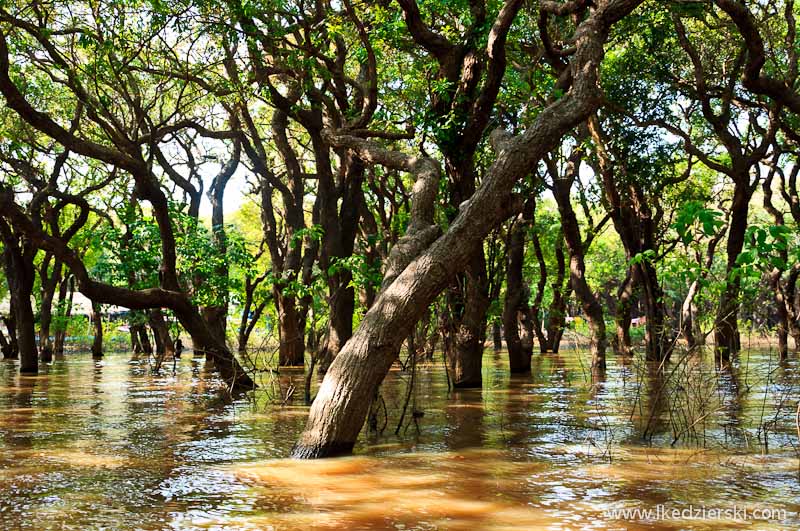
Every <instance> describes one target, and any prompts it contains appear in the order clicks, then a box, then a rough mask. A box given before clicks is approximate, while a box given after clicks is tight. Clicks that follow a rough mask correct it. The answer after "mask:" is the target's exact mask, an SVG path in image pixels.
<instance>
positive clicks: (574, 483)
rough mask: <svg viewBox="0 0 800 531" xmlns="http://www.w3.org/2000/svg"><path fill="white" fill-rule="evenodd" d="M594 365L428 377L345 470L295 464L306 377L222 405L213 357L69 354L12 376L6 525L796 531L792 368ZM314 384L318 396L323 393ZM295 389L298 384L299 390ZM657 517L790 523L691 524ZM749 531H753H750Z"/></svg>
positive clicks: (396, 378) (492, 368) (5, 441)
mask: <svg viewBox="0 0 800 531" xmlns="http://www.w3.org/2000/svg"><path fill="white" fill-rule="evenodd" d="M586 359H588V357H587V356H586V353H584V352H580V351H577V350H567V351H563V352H562V353H559V354H545V355H536V356H535V357H534V359H533V368H532V372H531V374H530V375H525V376H509V375H508V373H507V370H506V367H507V359H506V357H505V354H504V353H495V352H493V351H491V350H489V349H487V353H486V358H485V360H484V366H485V370H484V386H483V389H481V390H460V391H450V392H448V389H447V379H446V375H445V373H444V370H443V369H442V366H441V363H438V362H437V363H433V364H430V365H421V366H420V367H419V369H418V370H419V373H418V374H417V377H416V379H415V381H416V387H415V389H414V390H413V392H412V393H411V395H410V396H411V397H412V399H413V407H412V408H410V409H409V411H413V412H416V413H414V415H412V416H411V417H410V418H411V420H410V421H409V417H407V418H406V420H405V421H404V425H403V426H401V429H400V430H399V431H398V435H395V434H394V432H395V428H396V426H397V423H398V419H399V416H400V411H401V409H402V407H403V401H404V398H405V396H406V390H407V387H406V386H407V385H408V384H409V382H410V381H411V379H410V378H409V375H408V374H407V373H404V372H402V371H400V370H399V369H393V370H392V371H391V373H390V374H389V376H388V377H387V379H386V381H385V382H384V384H383V386H382V389H381V396H382V397H383V403H384V404H385V413H386V417H387V418H386V419H385V421H386V428H385V429H384V430H383V433H382V434H378V433H368V429H367V428H365V433H364V436H363V437H362V439H361V442H360V444H359V446H358V447H357V455H356V456H354V457H351V458H343V459H335V460H327V461H322V462H320V461H314V462H302V461H295V460H289V459H284V456H286V455H288V452H289V449H290V448H291V446H292V444H293V442H294V440H295V438H296V436H297V434H298V433H299V432H300V430H301V429H302V427H303V425H304V422H305V417H306V415H307V412H308V409H307V407H305V406H304V405H302V400H303V397H302V392H301V391H297V390H302V388H303V377H304V375H303V373H302V371H300V370H289V371H284V372H282V373H280V374H270V375H268V376H265V378H264V380H263V381H262V389H261V391H258V392H257V393H256V394H254V395H252V396H250V397H248V398H247V399H243V400H236V401H225V400H220V398H219V393H218V392H217V391H218V389H219V385H220V382H219V381H217V380H215V378H214V376H213V374H212V373H211V372H209V371H208V369H207V367H206V366H205V363H204V360H202V359H195V358H192V357H185V358H184V359H182V360H180V361H179V363H178V364H177V367H176V371H175V373H174V374H173V373H172V370H171V367H170V368H169V369H170V370H168V371H164V373H163V374H162V375H160V376H155V375H152V374H151V371H150V365H149V363H148V360H147V359H146V358H139V357H135V356H134V357H131V356H127V355H122V354H112V355H109V356H107V357H106V358H104V359H103V360H99V361H93V360H91V357H90V356H89V355H88V354H86V355H82V354H81V355H72V356H69V357H68V358H67V359H66V360H61V361H58V360H57V361H56V362H54V363H53V364H52V365H50V366H48V367H47V368H46V370H45V371H44V372H43V374H41V375H40V376H36V377H21V376H19V375H18V374H17V366H16V364H15V363H10V362H4V363H2V364H0V529H8V530H16V529H20V530H28V529H30V530H34V529H35V530H42V529H66V530H71V529H75V530H100V529H142V530H161V529H253V530H255V529H259V530H260V529H309V528H318V529H470V530H471V529H670V530H672V529H676V530H677V529H703V530H705V529H709V530H710V529H720V528H724V529H754V528H757V529H765V530H771V529H796V528H798V526H800V519H799V518H798V514H797V511H798V510H800V503H799V502H798V498H797V496H796V494H794V493H796V492H797V487H798V459H797V456H798V454H797V451H796V448H797V444H798V441H797V435H796V428H795V424H794V413H795V408H796V405H797V397H798V394H800V393H799V391H800V379H799V378H798V363H797V360H796V359H791V360H789V361H788V362H785V363H782V364H778V363H777V362H775V361H774V360H773V358H772V356H770V355H769V353H766V352H758V351H754V352H750V353H748V354H747V355H746V356H745V355H743V356H741V357H740V358H739V360H737V362H736V363H735V364H734V365H733V366H732V367H730V368H728V369H724V370H720V369H717V368H715V367H714V366H713V362H710V361H709V360H708V359H707V356H703V355H692V356H685V357H682V358H680V361H678V362H677V363H674V364H672V365H670V366H668V367H662V368H658V367H654V366H652V365H650V364H647V363H644V362H643V361H641V360H639V359H638V358H637V359H626V360H622V359H610V360H609V361H610V362H609V366H608V369H607V370H606V371H604V372H597V371H594V372H593V371H592V370H591V369H590V367H588V366H587V365H586V363H585V361H586ZM315 385H318V382H316V383H315ZM292 389H295V391H294V392H292ZM660 505H663V506H664V507H666V508H668V509H670V510H672V509H677V510H682V509H687V508H690V507H692V508H698V507H705V508H707V509H729V508H731V507H733V506H737V507H739V509H740V510H741V508H743V507H744V508H748V509H751V510H752V509H764V508H769V509H770V510H775V511H780V510H783V511H785V514H783V513H778V512H776V514H774V515H770V516H771V517H770V518H761V519H754V520H752V521H747V520H744V519H737V518H736V517H737V516H738V517H741V516H742V513H741V512H739V513H736V514H734V515H733V516H731V515H729V514H728V515H712V516H713V517H711V518H708V517H707V518H705V519H702V520H700V519H693V518H689V517H687V516H686V515H685V514H684V515H683V516H681V517H678V518H666V519H665V518H657V517H654V515H653V514H651V515H650V516H651V518H650V519H649V520H648V518H647V515H642V514H638V515H637V516H636V517H634V518H623V517H622V516H621V515H619V514H617V515H612V514H610V513H609V512H608V511H612V510H618V509H620V510H621V509H636V508H639V509H643V510H652V511H655V510H656V508H657V507H658V506H660ZM754 526H755V527H754Z"/></svg>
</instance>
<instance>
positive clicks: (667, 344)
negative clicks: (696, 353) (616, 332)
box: [638, 261, 672, 362]
mask: <svg viewBox="0 0 800 531" xmlns="http://www.w3.org/2000/svg"><path fill="white" fill-rule="evenodd" d="M638 267H639V271H640V278H641V280H642V281H641V286H642V292H643V296H644V304H645V315H646V317H647V319H646V322H645V334H646V339H645V345H646V347H647V354H646V357H647V360H648V361H657V362H662V361H668V360H669V357H670V354H671V352H672V340H671V338H670V336H671V334H670V333H669V331H668V330H667V325H666V322H665V316H666V310H665V308H664V294H663V292H662V290H661V285H660V284H659V283H658V279H657V277H656V270H655V267H654V266H653V264H651V263H650V262H647V261H643V262H641V263H640V264H639V265H638Z"/></svg>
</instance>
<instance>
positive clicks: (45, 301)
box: [39, 260, 62, 363]
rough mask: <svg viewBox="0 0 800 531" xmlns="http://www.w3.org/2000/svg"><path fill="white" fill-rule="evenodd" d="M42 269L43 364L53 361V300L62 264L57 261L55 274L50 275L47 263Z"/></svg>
mask: <svg viewBox="0 0 800 531" xmlns="http://www.w3.org/2000/svg"><path fill="white" fill-rule="evenodd" d="M48 262H49V260H46V261H45V263H44V264H43V265H42V267H41V268H40V272H41V275H40V278H41V286H42V287H41V304H40V306H39V356H40V357H41V360H42V362H44V363H50V362H51V361H53V341H52V340H51V339H50V325H51V323H52V320H53V299H54V297H55V293H56V288H57V287H58V286H59V284H60V282H61V267H62V266H61V262H60V261H59V260H55V262H54V263H53V272H52V274H48V267H47V263H48Z"/></svg>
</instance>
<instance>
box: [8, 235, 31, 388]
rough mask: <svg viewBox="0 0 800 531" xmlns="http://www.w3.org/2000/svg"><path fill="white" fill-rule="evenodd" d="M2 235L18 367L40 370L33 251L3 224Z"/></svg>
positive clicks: (24, 370)
mask: <svg viewBox="0 0 800 531" xmlns="http://www.w3.org/2000/svg"><path fill="white" fill-rule="evenodd" d="M0 228H2V234H3V243H4V245H3V265H4V267H5V274H6V281H7V282H8V290H9V292H10V295H11V307H12V309H13V310H14V324H15V327H16V330H15V333H16V339H17V349H18V356H19V361H20V364H19V370H20V372H21V373H25V374H36V373H38V372H39V353H38V350H37V348H36V327H35V323H34V315H33V307H32V306H31V295H32V294H33V284H34V274H35V269H34V266H33V257H34V255H35V254H36V253H35V251H34V250H33V249H32V247H30V244H29V243H23V242H21V241H19V239H18V237H17V236H16V235H14V234H12V233H11V231H10V229H9V228H8V226H7V225H5V223H4V224H3V225H2V227H0Z"/></svg>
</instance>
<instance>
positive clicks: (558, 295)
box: [541, 240, 571, 354]
mask: <svg viewBox="0 0 800 531" xmlns="http://www.w3.org/2000/svg"><path fill="white" fill-rule="evenodd" d="M563 243H564V242H563V240H559V241H558V243H557V244H556V248H555V255H556V280H555V282H553V285H552V289H553V300H552V301H550V306H549V307H548V309H547V314H548V315H547V325H546V326H545V331H544V332H545V333H544V341H545V342H544V344H543V345H541V347H542V348H541V351H542V353H548V352H549V353H553V354H555V353H558V349H559V348H560V347H561V338H562V337H563V335H564V329H565V328H566V323H567V299H568V298H569V292H570V291H571V289H570V286H569V284H567V285H566V286H565V285H564V281H565V279H566V270H567V267H566V261H565V258H564V248H563Z"/></svg>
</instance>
